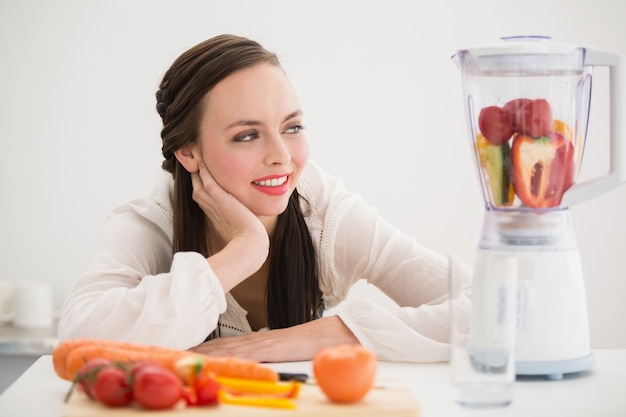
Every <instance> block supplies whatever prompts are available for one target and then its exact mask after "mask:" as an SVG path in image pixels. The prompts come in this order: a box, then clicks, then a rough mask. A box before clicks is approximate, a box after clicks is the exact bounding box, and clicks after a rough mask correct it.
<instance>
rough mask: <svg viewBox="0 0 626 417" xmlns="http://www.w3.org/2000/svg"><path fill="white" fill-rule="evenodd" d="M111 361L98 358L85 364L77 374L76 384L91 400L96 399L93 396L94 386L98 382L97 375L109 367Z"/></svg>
mask: <svg viewBox="0 0 626 417" xmlns="http://www.w3.org/2000/svg"><path fill="white" fill-rule="evenodd" d="M110 365H111V361H109V360H108V359H103V358H96V359H92V360H90V361H87V362H85V364H84V365H83V366H82V367H81V368H80V369H79V370H78V372H77V373H76V379H75V382H76V384H77V385H78V387H80V389H82V390H83V392H84V393H85V394H87V396H88V397H89V398H91V399H95V396H94V395H93V384H94V382H95V381H96V375H98V372H100V370H101V369H104V368H106V367H109V366H110Z"/></svg>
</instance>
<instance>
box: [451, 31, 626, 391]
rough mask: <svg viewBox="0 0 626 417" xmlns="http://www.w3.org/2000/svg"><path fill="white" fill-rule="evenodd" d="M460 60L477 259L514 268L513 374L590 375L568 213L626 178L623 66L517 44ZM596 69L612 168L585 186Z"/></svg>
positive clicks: (580, 50) (554, 47) (544, 43)
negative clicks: (604, 89)
mask: <svg viewBox="0 0 626 417" xmlns="http://www.w3.org/2000/svg"><path fill="white" fill-rule="evenodd" d="M452 59H453V61H454V63H455V64H456V65H457V67H458V68H459V69H460V70H461V79H462V89H463V98H464V105H465V110H466V112H465V113H466V121H467V125H468V130H469V135H470V143H471V149H472V154H473V155H474V158H475V163H476V169H477V173H478V177H479V179H480V186H481V191H482V194H483V197H484V201H485V214H484V218H483V225H482V231H481V236H480V241H479V245H478V251H477V256H478V257H479V258H480V259H481V260H482V261H484V260H487V261H488V260H489V259H490V256H492V255H498V256H499V255H506V256H514V257H515V259H516V261H517V272H518V274H517V275H518V291H517V305H518V308H517V332H516V341H515V372H516V374H517V375H543V376H546V377H547V378H549V379H560V378H562V376H563V374H568V373H574V372H581V371H585V370H588V369H590V368H592V367H593V365H594V363H595V359H594V356H593V353H592V352H591V350H590V344H589V329H588V327H589V326H588V318H587V303H586V296H585V288H584V280H583V271H582V264H581V261H580V255H579V250H578V245H577V242H576V237H575V235H574V230H573V227H572V219H571V215H570V211H569V207H570V206H571V205H572V204H575V203H578V202H582V201H585V200H588V199H591V198H594V197H596V196H598V195H600V194H602V193H605V192H607V191H609V190H611V189H613V188H615V187H617V186H618V185H620V184H621V183H623V182H624V181H626V169H625V168H624V167H625V165H626V163H625V161H626V144H625V143H624V139H625V136H626V135H625V132H624V127H623V124H622V123H621V119H622V116H624V115H626V103H625V102H624V93H625V91H624V90H625V89H626V74H625V73H624V63H623V58H622V57H620V56H617V55H614V54H611V53H607V52H602V51H598V50H595V49H592V48H585V47H579V46H574V45H568V44H561V43H556V42H554V41H552V40H551V39H550V38H549V37H543V36H520V37H507V38H502V39H501V40H500V43H499V44H496V45H492V46H485V47H478V48H471V49H464V50H459V51H457V52H456V53H455V54H454V55H453V57H452ZM594 66H605V67H608V68H609V73H610V77H609V81H610V86H609V87H610V108H611V109H610V127H611V129H610V136H611V137H610V142H609V143H610V145H609V146H610V167H609V169H608V172H607V173H606V174H605V175H602V176H599V177H596V178H591V179H589V180H587V181H585V182H581V183H578V182H577V179H578V174H579V172H580V168H581V164H582V161H583V152H584V148H585V144H586V139H587V125H588V120H589V114H590V102H591V90H592V88H591V87H592V70H593V67H594ZM482 261H481V262H482ZM481 262H478V263H477V264H476V266H477V267H479V265H480V264H481ZM482 263H483V264H484V262H482ZM479 273H480V271H478V270H475V271H474V274H475V276H477V274H479ZM477 307H479V306H477Z"/></svg>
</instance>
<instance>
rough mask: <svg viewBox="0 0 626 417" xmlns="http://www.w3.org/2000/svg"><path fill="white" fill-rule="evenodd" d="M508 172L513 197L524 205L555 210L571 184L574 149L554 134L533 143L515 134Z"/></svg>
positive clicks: (527, 138)
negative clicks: (510, 177) (509, 171)
mask: <svg viewBox="0 0 626 417" xmlns="http://www.w3.org/2000/svg"><path fill="white" fill-rule="evenodd" d="M511 170H512V178H513V187H514V189H515V194H517V196H518V197H519V199H520V200H521V201H522V203H523V204H524V205H526V206H528V207H532V208H550V207H557V206H558V205H560V204H561V199H562V198H563V194H564V193H565V191H567V190H568V189H569V188H570V187H571V186H572V184H573V178H574V146H573V145H572V143H571V142H570V141H569V140H567V139H565V138H564V137H563V136H562V135H560V134H559V133H556V132H550V133H549V134H548V135H547V136H542V137H540V138H536V139H533V138H532V137H530V136H526V135H521V134H517V135H515V137H514V139H513V145H512V149H511Z"/></svg>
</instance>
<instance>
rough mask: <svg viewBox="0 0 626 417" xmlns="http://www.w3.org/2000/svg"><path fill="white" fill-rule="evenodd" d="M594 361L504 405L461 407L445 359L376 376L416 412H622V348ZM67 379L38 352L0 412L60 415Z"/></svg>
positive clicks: (307, 368)
mask: <svg viewBox="0 0 626 417" xmlns="http://www.w3.org/2000/svg"><path fill="white" fill-rule="evenodd" d="M594 353H595V354H596V358H597V363H596V365H595V366H594V368H593V369H592V370H591V371H590V372H588V373H585V374H582V375H570V376H566V377H565V378H563V379H562V380H558V381H549V380H546V379H539V378H524V379H521V380H519V379H518V381H517V382H516V384H515V398H514V400H513V404H511V405H510V406H508V407H504V408H492V409H465V408H461V407H459V406H457V405H455V404H454V403H453V402H452V401H451V399H450V398H451V397H450V396H451V388H450V375H449V365H448V364H447V363H437V364H407V363H389V362H380V364H379V370H378V379H380V380H388V379H400V380H403V381H404V382H406V384H407V385H408V386H409V388H410V389H411V391H412V392H413V394H414V395H415V397H416V399H417V400H418V402H419V403H420V405H421V408H422V414H421V415H422V416H424V417H430V416H446V417H447V416H451V417H454V416H481V417H482V416H498V417H500V416H502V417H506V416H520V417H521V416H523V417H542V416H562V417H576V416H584V417H591V416H593V417H596V416H598V417H624V416H626V383H625V382H626V349H600V350H594ZM270 366H271V367H272V368H274V369H276V370H278V371H281V372H306V373H308V374H309V375H310V374H311V363H310V362H293V363H279V364H271V365H270ZM69 387H70V383H69V382H68V381H64V380H62V379H60V378H59V377H57V376H56V374H55V373H54V370H53V368H52V358H51V356H50V355H44V356H42V357H41V358H39V360H37V362H35V363H34V364H33V365H32V366H31V367H30V368H29V369H28V370H27V371H26V372H25V373H24V374H23V375H22V376H21V377H20V378H19V379H18V380H17V381H15V383H13V384H12V385H11V386H10V387H9V388H8V389H7V390H6V391H5V392H4V393H3V394H2V395H1V396H0V416H2V417H13V416H16V417H17V416H20V417H21V416H24V417H52V416H55V417H56V416H61V414H62V410H63V397H64V396H65V394H66V393H67V390H68V389H69Z"/></svg>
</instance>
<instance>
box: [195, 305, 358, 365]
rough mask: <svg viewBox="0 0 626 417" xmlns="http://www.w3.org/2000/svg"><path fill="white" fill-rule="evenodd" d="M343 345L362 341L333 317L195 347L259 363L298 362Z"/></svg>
mask: <svg viewBox="0 0 626 417" xmlns="http://www.w3.org/2000/svg"><path fill="white" fill-rule="evenodd" d="M342 344H359V341H358V340H357V338H356V337H355V336H354V334H353V333H352V332H351V331H350V329H348V328H347V327H346V325H345V324H343V322H342V321H341V319H340V318H338V317H336V316H330V317H324V318H321V319H317V320H313V321H310V322H308V323H304V324H299V325H297V326H293V327H288V328H284V329H276V330H269V331H261V332H256V333H249V334H245V335H242V336H234V337H224V338H218V339H214V340H211V341H208V342H205V343H202V344H201V345H198V346H196V347H195V348H193V349H192V350H194V351H196V352H201V353H205V354H208V355H215V356H236V357H240V358H246V359H251V360H255V361H259V362H294V361H304V360H311V359H312V358H313V355H314V354H315V352H317V350H318V349H320V348H323V347H328V346H336V345H342Z"/></svg>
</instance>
